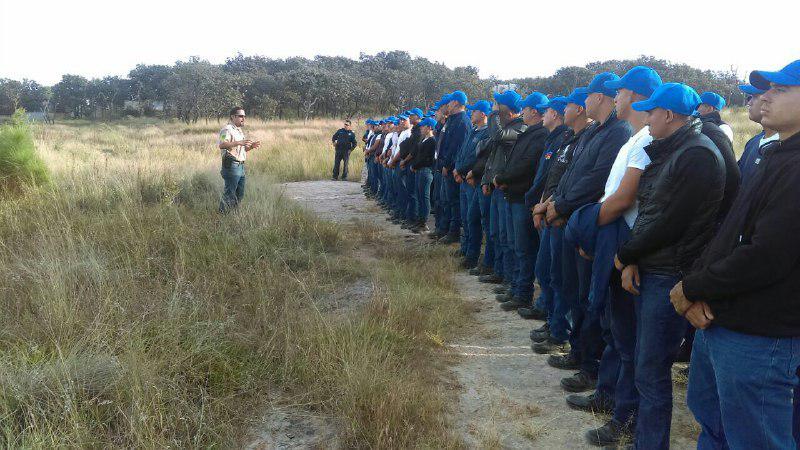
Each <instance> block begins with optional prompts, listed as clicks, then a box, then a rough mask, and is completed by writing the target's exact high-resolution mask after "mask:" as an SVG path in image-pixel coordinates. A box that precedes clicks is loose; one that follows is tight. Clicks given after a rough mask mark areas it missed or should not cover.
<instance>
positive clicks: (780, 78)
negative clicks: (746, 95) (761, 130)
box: [750, 60, 800, 140]
mask: <svg viewBox="0 0 800 450" xmlns="http://www.w3.org/2000/svg"><path fill="white" fill-rule="evenodd" d="M750 84H752V85H753V86H755V87H756V88H757V89H762V90H766V92H764V94H763V95H762V96H761V100H762V104H761V125H763V126H764V127H765V128H769V129H770V130H775V131H777V132H778V135H779V136H780V138H781V140H786V139H788V138H790V137H792V136H794V135H795V134H797V133H798V132H800V60H797V61H794V62H793V63H791V64H789V65H788V66H786V67H784V68H783V69H781V70H779V71H777V72H767V71H761V70H758V71H755V72H753V73H751V74H750Z"/></svg>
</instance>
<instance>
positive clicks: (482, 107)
mask: <svg viewBox="0 0 800 450" xmlns="http://www.w3.org/2000/svg"><path fill="white" fill-rule="evenodd" d="M467 109H468V110H470V111H480V112H482V113H484V114H486V115H487V116H488V115H489V114H491V113H492V103H491V102H488V101H486V100H478V101H477V102H475V103H474V104H472V105H467Z"/></svg>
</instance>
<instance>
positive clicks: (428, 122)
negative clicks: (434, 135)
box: [417, 117, 437, 128]
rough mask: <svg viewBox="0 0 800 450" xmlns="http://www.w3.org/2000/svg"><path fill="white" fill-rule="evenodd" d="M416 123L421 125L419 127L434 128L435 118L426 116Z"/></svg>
mask: <svg viewBox="0 0 800 450" xmlns="http://www.w3.org/2000/svg"><path fill="white" fill-rule="evenodd" d="M417 125H418V126H421V127H431V128H436V125H437V123H436V119H434V118H432V117H426V118H424V119H422V120H421V121H420V122H419V123H418V124H417Z"/></svg>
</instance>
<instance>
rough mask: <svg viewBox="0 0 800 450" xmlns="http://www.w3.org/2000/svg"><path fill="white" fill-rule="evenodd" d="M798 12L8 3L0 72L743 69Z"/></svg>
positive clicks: (779, 44)
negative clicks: (366, 59)
mask: <svg viewBox="0 0 800 450" xmlns="http://www.w3.org/2000/svg"><path fill="white" fill-rule="evenodd" d="M376 5H382V7H381V8H380V11H379V10H378V9H377V8H376ZM398 5H401V6H398ZM402 5H407V6H402ZM662 5H663V6H662ZM739 5H742V6H739ZM756 9H758V11H756ZM760 11H763V13H762V12H760ZM798 13H800V1H798V0H793V1H772V0H762V1H760V2H758V3H749V2H748V3H743V2H742V3H739V2H731V1H718V0H692V1H686V0H672V1H670V2H648V1H646V0H617V1H612V0H609V1H605V2H599V1H592V2H583V1H581V0H539V1H524V2H523V1H510V2H509V1H506V2H487V1H482V2H471V1H465V0H462V1H450V0H435V1H434V0H431V1H423V2H418V1H410V2H407V3H405V4H404V3H395V2H391V3H379V2H375V1H374V0H373V1H361V0H349V1H348V0H346V1H344V2H335V1H325V2H317V1H314V2H311V1H303V0H284V1H280V2H275V1H253V0H234V1H221V0H217V1H213V2H212V1H205V0H195V1H184V0H160V1H155V0H136V1H110V0H105V1H96V0H71V1H37V0H27V1H20V0H0V78H12V79H18V80H19V79H22V78H28V79H33V80H36V81H37V82H39V83H42V84H45V85H52V84H54V83H56V82H58V80H60V79H61V76H62V75H63V74H67V73H69V74H77V75H83V76H85V77H88V78H93V77H103V76H107V75H118V76H126V75H127V73H128V72H129V71H130V70H131V69H132V68H133V67H135V66H136V64H139V63H144V64H173V63H174V62H175V61H178V60H186V59H188V58H189V57H190V56H199V57H201V58H203V59H207V60H209V61H211V62H212V63H222V62H224V61H225V59H226V58H228V57H233V56H236V54H237V53H242V54H244V55H263V56H268V57H273V58H286V57H290V56H305V57H309V58H311V57H313V56H315V55H327V56H347V57H350V58H358V56H359V54H360V53H362V52H363V53H368V54H374V53H377V52H380V51H389V50H405V51H408V52H409V53H410V54H411V55H412V56H421V57H425V58H428V59H430V60H432V61H438V62H442V63H444V64H446V65H447V66H449V67H456V66H465V65H471V66H475V67H477V68H478V69H479V71H480V75H481V76H482V77H489V76H492V75H494V76H497V77H498V78H501V79H508V78H516V77H527V76H548V75H552V74H553V72H555V70H556V69H558V68H559V67H563V66H567V65H584V64H586V63H588V62H591V61H598V60H606V59H625V58H635V57H637V56H639V55H642V54H646V55H651V56H655V57H657V58H662V59H667V60H670V61H673V62H682V63H687V64H689V65H691V66H694V67H698V68H702V69H713V70H728V69H731V68H733V69H734V70H736V71H737V72H738V73H739V74H741V75H742V76H744V75H746V74H747V73H749V71H751V70H754V69H772V70H777V69H779V68H780V67H783V66H784V65H786V64H788V63H789V62H790V61H793V60H795V59H798V58H800V45H798V44H800V41H799V40H798V37H797V34H796V31H797V25H796V20H797V17H798Z"/></svg>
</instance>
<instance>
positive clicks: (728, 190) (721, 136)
mask: <svg viewBox="0 0 800 450" xmlns="http://www.w3.org/2000/svg"><path fill="white" fill-rule="evenodd" d="M714 114H717V117H719V114H718V113H714ZM701 122H702V124H703V128H702V129H701V130H700V132H701V133H703V134H704V135H706V136H708V138H709V139H711V142H713V143H714V145H716V146H717V149H719V152H720V154H721V155H722V159H723V160H724V161H725V197H723V198H722V204H720V205H719V213H717V221H718V222H722V219H724V218H725V215H726V214H728V211H729V210H730V209H731V205H732V204H733V200H734V199H735V198H736V194H737V193H738V192H739V184H740V183H741V179H742V173H741V171H740V170H739V164H738V163H737V162H736V154H735V153H733V144H731V141H730V140H728V136H727V135H725V132H724V131H722V130H721V129H720V128H719V125H717V124H716V123H715V122H714V121H712V120H702V119H701ZM720 122H721V120H720Z"/></svg>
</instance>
